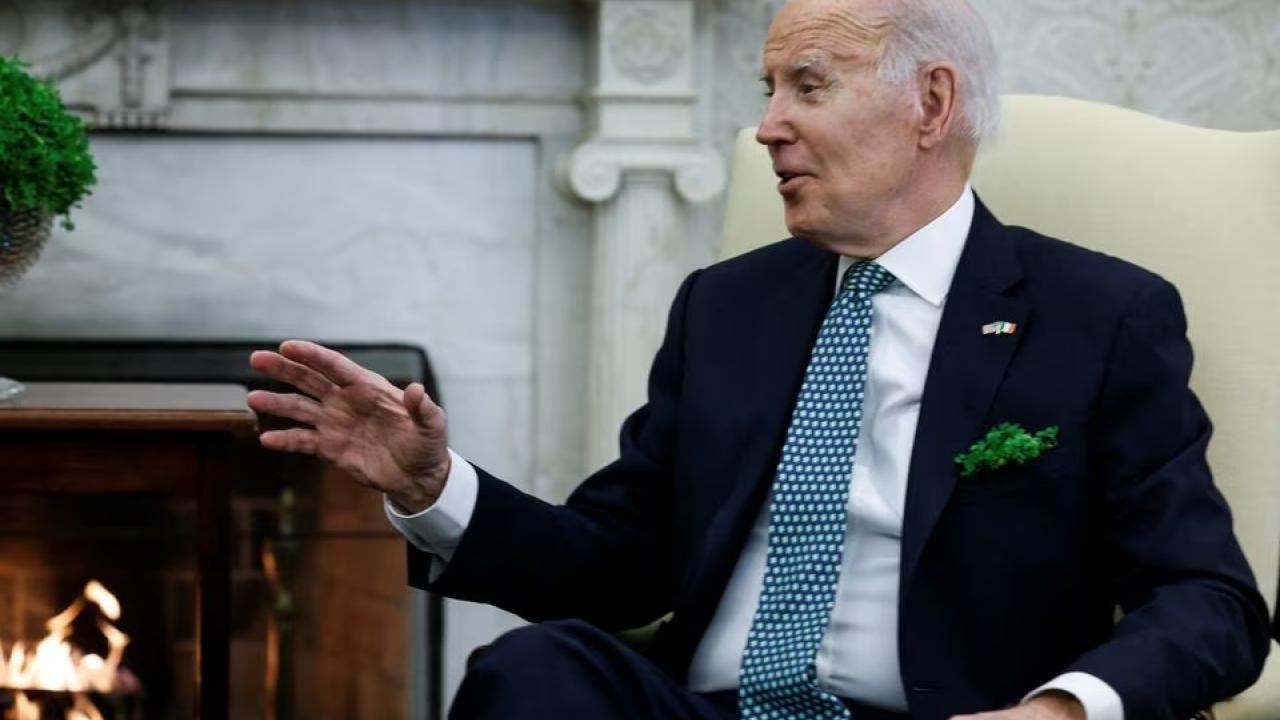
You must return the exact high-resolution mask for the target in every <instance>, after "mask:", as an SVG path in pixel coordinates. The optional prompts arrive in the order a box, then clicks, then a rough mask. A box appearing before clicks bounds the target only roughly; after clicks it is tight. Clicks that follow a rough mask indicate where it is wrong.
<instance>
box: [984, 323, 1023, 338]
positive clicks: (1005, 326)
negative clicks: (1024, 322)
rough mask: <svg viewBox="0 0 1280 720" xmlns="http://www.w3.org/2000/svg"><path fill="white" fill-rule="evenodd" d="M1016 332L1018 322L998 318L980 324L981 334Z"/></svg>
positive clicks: (1010, 333) (1008, 333)
mask: <svg viewBox="0 0 1280 720" xmlns="http://www.w3.org/2000/svg"><path fill="white" fill-rule="evenodd" d="M1016 332H1018V323H1011V322H1006V321H1004V320H1000V321H997V322H993V323H987V324H986V325H983V326H982V334H983V335H1012V334H1014V333H1016Z"/></svg>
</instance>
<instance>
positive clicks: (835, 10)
mask: <svg viewBox="0 0 1280 720" xmlns="http://www.w3.org/2000/svg"><path fill="white" fill-rule="evenodd" d="M878 6H879V2H877V1H876V0H791V1H790V2H788V3H787V4H786V5H784V6H783V8H782V10H780V11H779V12H778V16H777V17H776V18H775V19H774V22H773V25H771V26H770V27H769V35H768V37H766V38H765V43H764V61H765V67H766V68H769V67H770V66H777V65H795V64H797V63H809V62H822V61H824V60H825V61H830V60H832V59H847V58H856V57H858V56H866V57H868V58H870V59H877V58H879V57H880V55H881V51H882V49H883V45H884V41H885V38H886V37H888V31H889V24H888V18H887V16H886V15H885V13H883V12H881V11H880V10H879V7H878Z"/></svg>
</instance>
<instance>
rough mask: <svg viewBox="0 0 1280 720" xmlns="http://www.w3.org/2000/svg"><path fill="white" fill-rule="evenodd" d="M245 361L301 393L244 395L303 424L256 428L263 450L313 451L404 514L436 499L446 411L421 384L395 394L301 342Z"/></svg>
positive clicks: (444, 468)
mask: <svg viewBox="0 0 1280 720" xmlns="http://www.w3.org/2000/svg"><path fill="white" fill-rule="evenodd" d="M249 364H250V365H251V366H253V369H255V370H257V371H258V372H261V373H263V374H265V375H267V376H269V377H271V378H272V379H274V380H278V381H280V382H283V383H286V384H289V385H292V386H293V387H295V388H297V389H298V390H300V391H301V393H299V394H284V393H273V392H266V391H262V390H256V391H254V392H252V393H249V407H251V408H253V410H254V411H255V412H259V413H265V414H268V415H276V416H278V417H283V418H289V419H290V420H294V421H297V422H299V423H302V425H303V426H304V427H298V428H290V429H287V430H271V431H268V432H264V433H262V435H261V437H260V438H259V440H260V441H261V443H262V446H263V447H265V448H268V449H271V450H284V451H286V452H296V453H305V454H307V455H315V456H316V457H319V458H321V459H322V460H324V461H326V462H328V463H330V464H332V465H334V466H336V467H338V468H339V469H341V470H344V471H345V472H347V473H348V474H350V475H351V476H352V477H353V478H355V479H356V481H357V482H359V483H360V484H362V485H367V486H368V487H371V488H374V489H375V490H379V491H381V492H383V493H385V494H386V495H387V496H388V497H390V498H391V500H392V501H393V502H395V503H396V504H397V505H399V506H400V507H401V508H402V509H404V510H407V511H409V512H418V511H420V510H423V509H425V508H427V507H430V506H431V505H432V504H434V503H435V501H436V498H438V497H440V492H441V491H442V490H443V489H444V482H445V479H446V478H448V477H449V450H448V441H447V439H446V433H445V416H444V410H441V409H440V406H439V405H436V404H435V403H434V402H432V400H431V398H429V397H427V391H426V389H425V388H424V387H423V386H422V385H420V384H418V383H414V384H412V385H410V386H409V387H408V388H406V389H405V390H403V391H401V390H400V389H399V388H397V387H395V386H394V385H392V384H391V383H390V382H388V381H387V380H386V378H384V377H382V376H381V375H378V374H377V373H375V372H373V371H371V370H367V369H365V368H363V367H360V366H359V365H357V364H355V363H354V362H352V361H351V360H349V359H348V358H346V357H344V356H343V355H341V354H339V353H337V352H334V351H333V350H330V349H328V348H325V347H321V346H320V345H316V344H315V343H310V342H305V341H301V340H289V341H286V342H284V343H281V345H280V351H279V352H278V353H277V352H270V351H265V350H264V351H259V352H255V353H253V355H251V356H250V358H249Z"/></svg>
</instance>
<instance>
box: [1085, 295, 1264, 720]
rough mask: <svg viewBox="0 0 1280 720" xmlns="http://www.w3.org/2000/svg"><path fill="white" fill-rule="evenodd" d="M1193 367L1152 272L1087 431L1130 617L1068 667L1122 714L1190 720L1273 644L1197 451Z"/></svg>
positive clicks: (1255, 670)
mask: <svg viewBox="0 0 1280 720" xmlns="http://www.w3.org/2000/svg"><path fill="white" fill-rule="evenodd" d="M1191 364H1192V353H1191V346H1190V344H1189V343H1188V341H1187V339H1186V319H1185V317H1184V315H1183V310H1182V304H1181V301H1180V299H1179V297H1178V294H1177V291H1176V290H1175V289H1174V288H1173V286H1172V285H1170V284H1169V283H1167V282H1165V281H1163V280H1160V281H1158V283H1157V284H1156V285H1154V286H1153V287H1151V288H1149V289H1147V290H1145V291H1144V292H1142V293H1140V294H1139V295H1138V296H1137V297H1136V298H1135V300H1134V301H1133V303H1132V305H1131V307H1130V308H1129V310H1128V312H1127V313H1126V314H1125V317H1124V318H1123V319H1122V320H1121V323H1120V326H1119V328H1118V330H1117V334H1116V338H1115V341H1114V345H1113V348H1112V351H1111V359H1110V362H1109V364H1108V369H1107V376H1106V380H1105V381H1104V384H1103V388H1102V391H1101V395H1100V397H1099V408H1098V410H1099V412H1098V414H1097V416H1096V417H1097V421H1096V425H1095V427H1094V428H1093V443H1094V448H1095V450H1094V457H1095V458H1096V461H1095V462H1096V465H1095V467H1094V472H1095V477H1096V478H1097V479H1098V480H1099V482H1100V483H1101V485H1100V492H1101V494H1102V500H1103V502H1104V506H1105V532H1106V534H1107V537H1106V542H1107V547H1108V548H1109V551H1110V552H1109V557H1110V558H1111V559H1112V562H1113V563H1114V567H1112V568H1110V577H1111V578H1112V579H1113V582H1114V583H1115V586H1116V587H1115V591H1116V596H1117V597H1118V598H1119V599H1120V605H1121V608H1122V609H1123V610H1124V611H1125V616H1124V618H1123V619H1122V620H1121V621H1120V622H1119V623H1118V625H1117V626H1116V629H1115V631H1114V633H1113V635H1112V638H1111V640H1110V641H1108V642H1107V643H1105V644H1103V645H1101V646H1099V647H1097V648H1095V649H1094V650H1092V651H1090V652H1088V653H1086V654H1085V655H1084V656H1082V657H1081V658H1079V659H1078V660H1077V662H1076V663H1075V664H1074V665H1073V666H1072V667H1071V668H1070V670H1074V671H1080V672H1086V673H1089V674H1092V675H1094V676H1096V677H1098V678H1100V679H1101V680H1103V681H1104V682H1106V683H1107V684H1108V685H1110V686H1111V687H1112V688H1114V689H1115V690H1116V691H1117V692H1118V693H1119V694H1120V696H1121V698H1122V699H1123V701H1124V710H1125V715H1126V717H1130V718H1142V719H1144V720H1146V719H1148V718H1150V719H1151V720H1156V719H1167V720H1185V718H1187V717H1190V716H1191V715H1192V714H1193V713H1195V712H1197V711H1199V710H1201V709H1203V708H1207V707H1208V706H1209V705H1210V704H1212V702H1213V701H1215V700H1219V699H1221V698H1224V697H1228V696H1230V695H1233V694H1235V693H1238V692H1239V691H1241V690H1243V689H1245V688H1246V687H1248V686H1249V685H1250V684H1252V683H1253V681H1254V680H1255V679H1256V678H1257V677H1258V674H1259V673H1260V672H1261V668H1262V662H1263V659H1264V658H1265V656H1266V652H1267V648H1268V641H1267V635H1268V627H1267V625H1268V620H1267V609H1266V605H1265V603H1264V601H1263V599H1262V597H1261V596H1260V595H1259V594H1258V592H1257V589H1256V586H1255V583H1254V578H1253V575H1252V572H1251V571H1250V569H1249V566H1248V565H1247V563H1246V561H1245V558H1244V555H1243V553H1242V552H1241V550H1240V547H1239V544H1238V543H1237V541H1236V539H1235V536H1234V535H1233V533H1232V529H1231V515H1230V511H1229V509H1228V507H1227V504H1226V501H1225V500H1224V499H1223V497H1222V495H1221V494H1220V493H1219V492H1218V490H1217V489H1216V488H1215V487H1214V485H1213V481H1212V477H1211V475H1210V472H1209V467H1208V464H1207V462H1206V459H1205V450H1206V447H1207V445H1208V442H1209V436H1210V432H1211V427H1210V423H1209V419H1208V417H1207V416H1206V415H1205V412H1204V410H1203V408H1202V407H1201V406H1200V403H1199V401H1198V400H1197V399H1196V397H1195V395H1194V394H1193V393H1192V392H1191V390H1190V388H1189V387H1188V384H1187V383H1188V379H1189V377H1190V374H1191Z"/></svg>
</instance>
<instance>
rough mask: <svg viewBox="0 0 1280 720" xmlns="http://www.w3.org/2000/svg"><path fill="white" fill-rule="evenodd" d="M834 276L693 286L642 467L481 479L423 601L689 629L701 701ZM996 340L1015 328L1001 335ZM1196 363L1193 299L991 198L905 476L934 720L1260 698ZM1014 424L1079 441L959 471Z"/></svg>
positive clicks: (635, 438)
mask: <svg viewBox="0 0 1280 720" xmlns="http://www.w3.org/2000/svg"><path fill="white" fill-rule="evenodd" d="M836 264H837V256H836V255H834V254H832V253H829V252H826V251H824V250H821V249H819V248H817V247H815V246H813V245H811V244H808V243H806V242H804V241H801V240H798V239H794V238H793V239H790V240H785V241H783V242H780V243H777V244H774V245H771V246H768V247H765V248H762V249H760V250H757V251H755V252H752V253H749V254H746V255H744V256H741V257H738V258H735V259H732V260H728V261H725V262H722V263H719V264H716V265H714V266H712V267H709V268H707V269H705V270H701V271H698V272H695V273H694V274H693V275H691V276H690V277H689V278H688V279H687V280H686V281H685V282H684V284H683V285H682V286H681V288H680V291H679V293H678V294H677V296H676V299H675V302H674V305H673V307H672V309H671V314H670V318H669V322H668V328H667V333H666V337H665V339H664V341H663V344H662V347H661V349H660V350H659V351H658V354H657V357H656V359H655V360H654V364H653V369H652V373H651V375H650V380H649V396H648V402H647V404H646V405H645V406H643V407H642V408H640V409H639V410H638V411H637V412H636V413H635V414H633V415H632V416H631V417H630V418H628V419H627V421H626V423H625V424H624V425H623V428H622V432H621V443H622V449H621V456H620V458H619V459H618V460H617V461H615V462H613V463H612V464H610V465H608V466H606V467H605V468H603V469H601V470H600V471H598V472H596V473H595V474H594V475H592V476H591V477H590V478H588V479H587V480H586V481H585V482H584V483H583V484H582V485H581V486H580V487H579V488H578V489H577V491H575V493H574V494H573V495H572V497H571V498H570V499H569V500H568V502H567V503H566V504H565V505H563V506H555V505H551V504H548V503H545V502H542V501H540V500H538V499H535V498H533V497H531V496H529V495H526V494H524V493H522V492H519V491H518V490H516V489H514V488H513V487H512V486H510V485H508V484H506V483H504V482H502V481H500V480H498V479H496V478H494V477H492V476H491V475H489V474H488V473H486V472H484V471H483V470H479V471H478V472H479V477H480V488H479V496H478V500H477V504H476V508H475V513H474V515H473V517H472V520H471V524H470V526H469V527H468V529H467V531H466V533H465V534H464V536H463V538H462V541H461V543H460V545H459V547H458V548H457V551H456V553H455V555H454V556H453V558H452V560H451V561H450V562H449V564H448V566H447V568H446V570H445V571H444V572H443V573H442V575H441V576H440V577H439V578H437V581H436V582H434V583H432V582H429V581H428V578H427V569H428V566H429V562H428V558H427V557H426V556H424V555H421V554H419V553H417V552H416V551H413V552H411V560H410V573H411V581H412V582H413V583H414V584H415V585H417V586H419V587H423V588H427V589H430V590H433V591H436V592H440V593H443V594H445V595H448V596H451V597H456V598H461V599H465V600H472V601H477V602H484V603H490V604H493V605H497V606H500V607H502V608H505V609H507V610H510V611H512V612H515V613H517V614H519V615H521V616H523V617H525V618H527V619H530V620H534V621H537V620H545V619H552V618H564V617H577V618H583V619H586V620H588V621H591V622H593V623H596V624H598V625H600V626H601V627H604V628H606V629H621V628H627V627H634V626H639V625H642V624H645V623H649V622H651V621H653V620H655V619H657V618H659V617H661V616H663V615H665V614H666V613H668V612H671V613H672V617H671V620H670V621H669V622H667V623H666V624H665V625H664V626H663V628H662V630H661V631H660V632H659V635H658V639H657V646H656V649H655V651H654V656H655V659H656V660H657V662H658V663H659V664H660V665H661V666H662V667H664V668H665V669H666V670H667V671H668V672H670V673H672V674H673V675H674V676H675V677H676V678H677V679H681V680H683V679H684V678H685V675H686V672H687V669H688V665H689V662H690V659H691V657H692V653H693V651H694V649H695V647H696V645H697V643H698V641H699V639H700V638H701V636H702V634H703V631H704V630H705V629H706V626H707V624H708V621H709V620H710V618H711V616H712V614H713V613H714V611H715V609H716V607H717V604H718V602H719V600H720V596H721V593H722V592H723V590H724V588H725V585H726V583H727V580H728V578H729V575H730V573H731V571H732V569H733V567H734V564H735V562H736V560H737V558H738V555H739V554H740V552H741V550H742V548H743V546H744V544H745V540H746V537H747V534H748V532H749V530H750V528H751V524H752V521H753V520H754V518H755V517H756V515H757V513H758V512H759V511H760V508H761V504H762V503H763V501H764V498H765V497H766V494H767V490H768V488H769V484H770V483H771V482H772V480H773V477H774V471H775V467H776V464H777V462H778V458H779V454H780V452H781V448H782V443H783V440H784V436H785V432H786V429H787V425H788V422H789V419H790V417H791V412H792V408H793V406H794V404H795V400H796V396H797V394H798V392H799V388H800V383H801V380H802V378H803V375H804V370H805V366H806V364H807V362H808V356H809V352H810V348H811V347H812V345H813V342H814V339H815V337H816V335H817V332H818V327H819V324H820V323H821V321H822V318H823V316H824V314H825V313H826V309H827V307H828V305H829V304H830V302H831V299H832V287H833V283H834V278H835V273H836ZM998 320H1004V321H1009V322H1014V323H1017V326H1018V328H1017V332H1016V333H1015V334H1012V335H983V333H982V326H983V325H985V324H987V323H990V322H994V321H998ZM1190 370H1191V348H1190V346H1189V344H1188V342H1187V340H1186V327H1185V320H1184V316H1183V311H1182V307H1181V304H1180V300H1179V298H1178V295H1177V292H1176V290H1175V289H1174V288H1173V286H1172V285H1170V284H1169V283H1168V282H1165V281H1164V280H1162V279H1161V278H1159V277H1157V276H1155V275H1153V274H1151V273H1149V272H1147V271H1144V270H1142V269H1140V268H1138V267H1135V266H1133V265H1131V264H1128V263H1125V262H1122V261H1120V260H1116V259H1114V258H1111V257H1107V256H1105V255H1101V254H1099V253H1095V252H1091V251H1088V250H1084V249H1082V248H1079V247H1075V246H1072V245H1069V244H1067V243H1064V242H1061V241H1058V240H1054V239H1051V238H1047V237H1044V236H1041V235H1038V234H1036V233H1034V232H1031V231H1029V230H1026V229H1022V228H1015V227H1009V226H1005V225H1002V224H1000V223H999V222H998V221H997V220H996V219H995V218H994V217H992V215H991V214H990V213H989V212H988V211H987V210H986V208H985V207H983V206H982V205H981V203H979V204H978V208H977V211H976V214H975V217H974V221H973V226H972V229H971V231H970V234H969V237H968V239H967V241H966V245H965V249H964V252H963V254H962V256H961V259H960V262H959V265H958V267H957V269H956V274H955V279H954V281H953V283H952V286H951V290H950V293H949V295H948V298H947V302H946V306H945V308H944V311H943V315H942V320H941V325H940V327H939V329H938V336H937V341H936V343H935V346H934V351H933V357H932V359H931V361H930V366H929V371H928V376H927V379H926V382H925V387H924V395H923V398H922V403H921V412H920V418H919V424H918V427H917V431H916V439H915V445H914V449H913V452H912V458H911V463H910V470H909V476H908V485H907V497H906V508H905V515H904V525H903V535H902V564H901V588H900V597H899V603H900V607H899V656H900V661H901V667H902V675H903V682H904V686H905V687H906V689H907V697H908V702H909V703H910V708H911V713H912V716H913V717H916V718H925V719H927V720H934V719H938V720H941V719H945V718H947V717H949V716H951V715H952V714H955V713H964V712H974V711H982V710H992V709H997V708H1000V707H1003V706H1007V705H1009V704H1012V703H1016V702H1017V701H1018V700H1019V699H1020V698H1021V697H1022V696H1023V695H1024V694H1025V693H1027V692H1029V691H1030V690H1032V689H1034V688H1035V687H1037V686H1038V685H1039V684H1041V683H1044V682H1046V681H1048V680H1050V679H1051V678H1053V677H1054V676H1056V675H1057V674H1059V673H1062V672H1066V671H1070V670H1080V671H1084V672H1088V673H1091V674H1093V675H1095V676H1097V677H1099V678H1101V679H1102V680H1104V681H1105V682H1107V683H1108V684H1110V685H1111V687H1113V688H1115V690H1116V691H1117V692H1118V693H1119V694H1120V696H1121V698H1122V699H1123V701H1124V706H1125V710H1126V717H1127V718H1129V720H1156V719H1168V720H1185V718H1187V717H1189V716H1190V715H1191V714H1193V713H1194V712H1195V711H1197V710H1199V709H1201V708H1204V707H1207V706H1208V705H1209V704H1210V703H1211V702H1213V701H1215V700H1217V699H1220V698H1223V697H1225V696H1228V695H1231V694H1233V693H1236V692H1238V691H1240V690H1241V689H1243V688H1245V687H1247V686H1248V685H1249V684H1251V683H1252V682H1253V681H1254V679H1256V677H1257V675H1258V673H1259V672H1260V669H1261V666H1262V661H1263V658H1264V657H1265V655H1266V652H1267V648H1268V643H1267V637H1268V635H1269V628H1268V625H1269V621H1268V616H1267V610H1266V606H1265V604H1264V602H1263V600H1262V598H1261V597H1260V595H1259V594H1258V592H1257V590H1256V588H1255V585H1254V580H1253V576H1252V573H1251V572H1250V570H1249V567H1248V566H1247V564H1246V562H1245V559H1244V557H1243V555H1242V554H1241V551H1240V548H1239V546H1238V544H1237V542H1236V540H1235V538H1234V536H1233V534H1232V530H1231V517H1230V514H1229V511H1228V509H1227V506H1226V503H1225V502H1224V500H1223V498H1222V496H1221V495H1220V494H1219V493H1218V491H1217V490H1216V489H1215V488H1214V486H1213V483H1212V480H1211V477H1210V473H1209V469H1208V467H1207V465H1206V463H1205V447H1206V444H1207V443H1208V441H1209V435H1210V425H1209V420H1208V418H1207V417H1206V416H1205V413H1204V411H1203V410H1202V408H1201V406H1200V404H1199V403H1198V401H1197V400H1196V398H1195V396H1194V395H1193V394H1192V393H1191V391H1190V390H1189V389H1188V387H1187V380H1188V376H1189V374H1190ZM1004 421H1008V422H1016V423H1020V424H1022V425H1023V426H1025V427H1027V428H1029V429H1031V430H1036V429H1039V428H1043V427H1046V426H1049V425H1057V426H1059V428H1061V430H1060V435H1059V440H1060V445H1059V446H1058V447H1057V448H1055V449H1053V450H1051V451H1049V452H1048V453H1046V454H1045V455H1043V456H1041V457H1040V458H1039V459H1037V460H1035V461H1033V462H1031V463H1029V464H1027V465H1025V466H1022V467H1017V468H1012V469H1003V470H1000V471H996V472H988V473H985V474H983V473H980V474H978V475H975V476H973V477H970V478H961V477H960V476H959V473H958V472H957V470H958V468H957V466H956V465H955V463H954V462H953V458H954V456H955V455H956V454H957V453H958V452H961V451H963V450H965V449H966V448H967V447H968V446H969V445H970V444H971V443H973V442H975V441H976V440H977V439H978V438H980V437H982V436H983V434H985V433H986V431H987V430H989V429H990V428H991V427H993V426H994V425H996V424H998V423H1000V422H1004ZM1117 605H1118V606H1120V607H1121V608H1123V610H1124V611H1125V616H1124V618H1123V619H1122V620H1121V621H1120V622H1119V623H1118V624H1116V622H1115V608H1116V606H1117Z"/></svg>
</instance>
